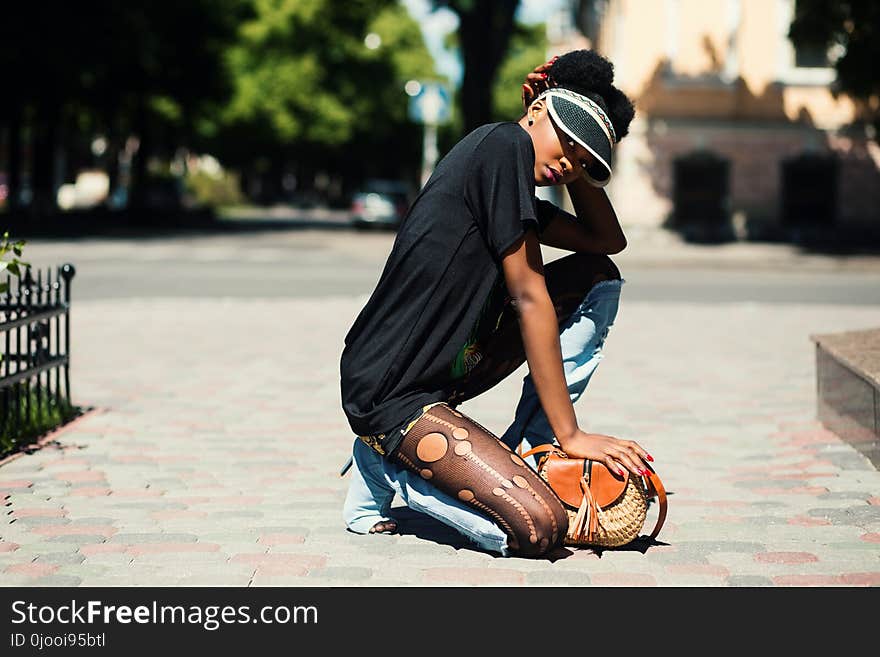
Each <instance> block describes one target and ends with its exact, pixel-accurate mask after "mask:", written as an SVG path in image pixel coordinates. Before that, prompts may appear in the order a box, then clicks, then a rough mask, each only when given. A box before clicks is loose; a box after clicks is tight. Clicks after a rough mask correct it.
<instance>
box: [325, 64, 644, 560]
mask: <svg viewBox="0 0 880 657" xmlns="http://www.w3.org/2000/svg"><path fill="white" fill-rule="evenodd" d="M612 77H613V76H612V67H611V64H610V63H609V62H608V61H607V60H605V59H603V58H602V57H601V56H599V55H598V54H596V53H595V52H593V51H587V50H581V51H575V52H570V53H568V54H566V55H563V56H562V57H559V58H556V59H554V60H551V61H550V62H548V63H547V64H544V65H542V66H539V67H538V68H536V69H535V72H534V73H533V74H530V75H529V83H528V84H527V85H525V87H526V88H525V90H524V94H523V97H524V103H525V105H526V113H525V115H524V116H523V117H522V118H521V119H520V120H519V121H518V122H501V123H492V124H488V125H484V126H481V127H479V128H477V129H476V130H474V131H473V132H471V133H470V134H469V135H467V136H466V137H464V139H462V140H461V141H460V142H458V144H456V145H455V146H454V147H453V148H452V150H450V152H449V153H448V154H447V155H446V156H445V157H444V158H443V159H442V160H441V161H440V162H439V164H438V165H437V167H436V169H435V170H434V172H433V175H432V176H431V178H430V179H429V180H428V182H427V183H426V184H425V186H424V187H423V189H422V190H421V192H420V194H419V196H418V197H417V199H416V200H415V201H414V203H413V205H412V207H411V208H410V211H409V213H408V215H407V217H406V218H405V220H404V221H403V223H402V224H401V226H400V228H399V230H398V233H397V236H396V239H395V242H394V246H393V248H392V250H391V253H390V255H389V257H388V261H387V262H386V264H385V268H384V270H383V272H382V275H381V277H380V278H379V281H378V283H377V285H376V288H375V290H374V291H373V293H372V295H371V296H370V298H369V300H368V301H367V303H366V305H365V306H364V308H363V309H362V310H361V312H360V314H359V315H358V317H357V318H356V320H355V322H354V324H353V325H352V326H351V328H350V330H349V332H348V334H347V336H346V338H345V347H344V349H343V352H342V357H341V362H340V373H341V390H342V407H343V410H344V412H345V415H346V417H347V419H348V421H349V424H350V426H351V428H352V430H353V431H354V433H355V434H356V435H357V436H358V439H357V440H355V441H354V448H353V463H354V467H353V472H352V480H351V483H350V487H349V491H348V495H347V497H346V501H345V507H344V512H343V513H344V520H345V523H346V526H347V527H348V528H349V529H350V530H352V531H354V532H358V533H367V532H371V533H372V532H377V531H378V532H393V531H395V529H396V523H395V522H394V521H393V520H392V519H391V518H390V516H389V511H390V505H391V501H392V498H393V497H394V494H395V493H397V494H399V495H400V497H401V498H402V499H403V500H404V501H405V502H406V504H407V505H408V506H409V507H410V508H412V509H414V510H416V511H420V512H424V513H427V514H429V515H431V516H433V517H435V518H437V519H439V520H441V521H442V522H444V523H446V524H448V525H450V526H452V527H454V528H455V529H457V530H458V531H459V532H461V533H462V534H463V535H465V536H467V537H468V538H470V539H471V540H472V541H474V542H475V543H476V544H477V545H479V546H480V547H482V548H484V549H486V550H490V551H493V552H498V553H500V554H502V555H505V556H508V555H516V556H529V557H534V556H540V555H543V554H545V553H546V552H548V551H549V550H550V549H552V548H553V547H555V546H558V545H561V544H562V541H563V539H564V538H565V532H566V529H567V523H568V521H567V517H566V513H565V510H564V508H563V507H562V504H561V503H560V501H559V499H558V498H557V497H556V495H555V494H554V493H553V491H552V490H551V489H550V488H549V487H548V486H547V485H546V484H545V483H544V481H543V480H542V479H541V478H540V477H539V476H538V475H537V474H536V472H535V471H534V469H533V467H531V466H530V465H529V464H527V463H526V462H525V461H524V460H523V459H521V458H520V457H519V456H518V455H517V454H516V453H515V451H514V450H515V448H516V447H517V446H518V445H519V444H520V443H521V442H522V441H525V442H526V443H527V444H528V445H529V446H534V445H537V444H541V443H549V442H553V441H554V438H555V440H556V441H557V442H558V444H559V445H560V446H561V447H562V449H563V450H565V451H566V452H567V453H568V454H569V455H571V456H573V457H580V458H590V459H594V460H599V461H602V462H604V463H605V464H606V465H608V467H609V468H611V469H612V471H615V470H616V471H621V472H622V468H627V469H629V470H630V471H631V472H633V473H635V474H637V475H641V474H643V473H644V472H645V470H646V466H645V462H644V460H645V459H647V460H651V457H650V456H648V454H647V452H646V451H645V450H644V449H643V448H642V447H641V446H640V445H638V444H637V443H635V442H633V441H629V440H621V439H618V438H615V437H612V436H606V435H602V434H595V433H586V432H584V431H583V430H581V429H580V427H579V426H578V424H577V418H576V416H575V412H574V407H573V406H572V403H573V402H574V401H575V400H576V399H577V398H578V397H579V396H580V394H581V393H582V392H583V390H584V389H585V387H586V385H587V383H588V381H589V379H590V376H591V375H592V373H593V371H594V370H595V367H596V365H597V364H598V362H599V360H600V359H601V348H602V345H603V343H604V340H605V337H606V336H607V333H608V329H609V327H610V326H611V325H612V324H613V322H614V318H615V316H616V313H617V304H618V299H619V294H620V288H621V285H622V283H623V281H622V280H621V278H620V273H619V272H618V270H617V267H616V266H615V265H614V263H613V262H612V261H611V260H610V258H609V257H608V254H613V253H618V252H619V251H621V250H622V249H623V248H624V247H625V245H626V240H625V238H624V235H623V232H622V230H621V228H620V224H619V222H618V220H617V217H616V215H615V213H614V210H613V208H612V207H611V204H610V203H609V201H608V197H607V195H606V194H605V192H604V191H603V190H602V189H601V187H602V186H604V185H605V184H606V183H607V182H608V179H609V178H610V176H611V167H610V163H611V150H612V147H613V146H614V144H615V143H616V142H618V141H619V140H620V139H621V138H622V137H623V136H624V135H625V134H626V133H627V131H628V127H629V123H630V121H631V120H632V118H633V114H634V111H633V106H632V103H631V102H630V101H629V100H628V99H627V98H626V96H625V95H624V94H623V93H622V92H621V91H620V90H619V89H617V88H616V87H615V86H614V85H613V83H612ZM550 185H566V186H567V188H568V191H569V194H570V195H571V199H572V205H573V207H574V209H575V212H576V216H573V215H571V214H569V213H567V212H565V211H563V210H561V209H560V208H558V207H556V206H555V205H553V204H551V203H549V202H547V201H544V200H538V199H536V198H535V196H534V190H535V186H550ZM541 244H547V245H549V246H553V247H558V248H562V249H567V250H570V251H574V252H575V253H572V254H571V255H569V256H567V257H563V258H560V259H559V260H556V261H553V262H551V263H549V264H547V265H546V266H544V264H543V262H542V254H541V247H540V245H541ZM523 361H528V366H529V374H528V376H527V377H526V378H525V380H524V383H523V390H522V396H521V398H520V400H519V403H518V405H517V408H516V413H515V417H514V420H513V423H512V424H511V426H510V427H509V428H508V430H507V431H506V432H505V433H504V435H503V436H502V437H501V438H500V439H499V438H498V437H496V436H495V435H494V434H492V432H490V431H489V430H487V429H486V428H485V427H483V426H482V425H480V424H479V423H478V422H476V421H475V420H473V419H471V418H469V417H468V416H467V415H465V414H464V413H461V412H460V411H458V410H456V407H457V406H458V405H459V404H460V403H461V402H463V401H466V400H468V399H471V398H473V397H475V396H477V395H479V394H480V393H482V392H485V391H486V390H488V389H490V388H491V387H493V386H494V385H496V384H497V383H498V382H500V381H501V380H502V379H504V378H505V377H507V376H508V375H509V374H510V373H512V372H513V371H515V370H516V369H517V368H518V367H519V366H520V365H522V363H523Z"/></svg>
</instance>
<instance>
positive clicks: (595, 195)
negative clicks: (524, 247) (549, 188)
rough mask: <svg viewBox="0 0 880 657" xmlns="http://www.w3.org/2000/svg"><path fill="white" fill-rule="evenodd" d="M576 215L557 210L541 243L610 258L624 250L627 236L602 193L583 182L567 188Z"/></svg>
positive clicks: (580, 181) (542, 235) (600, 189)
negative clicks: (609, 256)
mask: <svg viewBox="0 0 880 657" xmlns="http://www.w3.org/2000/svg"><path fill="white" fill-rule="evenodd" d="M567 187H568V193H569V196H570V197H571V203H572V205H573V206H574V209H575V212H576V213H577V216H575V215H573V214H571V213H569V212H565V211H564V210H560V211H559V212H558V213H557V214H556V216H555V217H554V218H553V219H551V220H550V223H548V224H547V226H546V227H545V228H544V230H543V231H542V233H541V243H542V244H546V245H547V246H552V247H555V248H558V249H566V250H568V251H576V252H578V253H597V254H604V255H613V254H615V253H620V252H621V251H623V250H624V249H625V248H626V236H625V235H624V234H623V229H622V228H621V227H620V222H619V221H618V219H617V214H616V213H615V212H614V208H613V207H612V205H611V201H609V200H608V195H607V194H606V193H605V190H604V189H602V188H599V187H593V186H592V185H590V184H589V183H588V182H587V181H586V180H583V179H581V180H576V181H574V182H572V183H569V184H568V185H567Z"/></svg>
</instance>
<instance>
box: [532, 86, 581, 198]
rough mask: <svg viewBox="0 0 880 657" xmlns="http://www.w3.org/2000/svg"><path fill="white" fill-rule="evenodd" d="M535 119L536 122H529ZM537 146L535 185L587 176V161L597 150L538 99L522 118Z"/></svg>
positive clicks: (542, 185)
mask: <svg viewBox="0 0 880 657" xmlns="http://www.w3.org/2000/svg"><path fill="white" fill-rule="evenodd" d="M530 118H531V119H533V123H532V125H529V124H528V120H529V119H530ZM519 123H520V125H521V126H522V128H523V129H524V130H525V131H526V132H528V133H529V136H531V138H532V145H533V146H534V148H535V185H536V186H538V187H547V186H551V185H565V184H568V183H570V182H574V181H575V180H577V179H578V178H581V177H582V176H583V172H584V165H586V166H589V165H590V164H591V163H592V162H593V159H594V157H593V154H592V153H590V151H588V150H587V149H586V148H584V147H583V146H581V145H580V144H578V143H577V142H576V141H574V140H573V139H572V138H571V137H569V136H568V135H567V134H565V132H563V131H562V130H561V129H560V128H559V127H558V126H557V125H556V123H555V122H554V121H553V118H552V117H551V116H550V112H549V111H547V104H546V103H545V102H544V101H542V100H537V101H535V102H534V103H532V104H531V106H530V107H529V110H528V112H527V113H526V115H525V116H524V117H523V118H522V119H521V120H520V122H519Z"/></svg>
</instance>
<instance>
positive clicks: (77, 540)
mask: <svg viewBox="0 0 880 657" xmlns="http://www.w3.org/2000/svg"><path fill="white" fill-rule="evenodd" d="M105 540H107V537H106V536H104V535H103V534H65V535H61V536H49V537H47V538H46V541H47V542H49V543H72V544H74V545H86V544H88V543H103V542H104V541H105Z"/></svg>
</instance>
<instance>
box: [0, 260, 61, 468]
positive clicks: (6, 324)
mask: <svg viewBox="0 0 880 657" xmlns="http://www.w3.org/2000/svg"><path fill="white" fill-rule="evenodd" d="M75 273H76V270H75V269H74V267H73V265H71V264H64V265H62V266H60V267H57V268H55V272H54V278H53V272H52V270H51V269H47V270H46V276H45V281H44V277H43V272H42V271H38V272H37V277H36V279H34V277H33V274H32V273H31V269H30V267H28V268H27V269H25V272H24V275H23V276H21V277H20V278H17V279H15V283H16V285H13V281H12V280H10V278H11V277H9V276H7V279H6V282H7V289H6V293H5V294H0V347H2V349H3V353H2V361H0V423H2V424H0V455H2V454H3V453H6V452H9V451H11V450H12V449H13V448H15V447H16V446H17V445H20V444H21V443H22V442H23V441H25V440H26V439H28V438H31V437H33V436H34V435H36V434H39V433H43V432H45V431H47V430H49V429H51V428H53V427H54V426H57V425H60V424H62V423H64V422H65V421H66V420H67V419H69V417H71V416H72V415H74V414H75V413H76V411H75V407H74V405H73V404H72V401H71V394H70V282H71V279H73V276H74V274H75ZM13 288H14V289H13Z"/></svg>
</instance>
